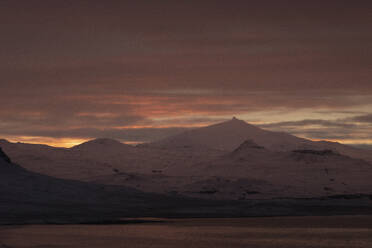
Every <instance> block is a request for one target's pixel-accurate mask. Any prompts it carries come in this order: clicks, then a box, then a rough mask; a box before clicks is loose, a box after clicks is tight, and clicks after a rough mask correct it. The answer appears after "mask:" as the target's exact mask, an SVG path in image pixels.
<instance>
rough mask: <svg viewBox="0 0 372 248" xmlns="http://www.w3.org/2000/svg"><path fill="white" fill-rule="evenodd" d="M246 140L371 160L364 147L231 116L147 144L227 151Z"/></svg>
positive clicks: (276, 147) (271, 147) (278, 148)
mask: <svg viewBox="0 0 372 248" xmlns="http://www.w3.org/2000/svg"><path fill="white" fill-rule="evenodd" d="M246 140H251V141H252V142H255V143H256V144H257V145H258V146H263V147H265V148H267V149H269V150H272V151H292V150H296V149H311V150H326V149H329V150H334V151H336V152H339V153H341V154H344V155H347V156H351V157H355V158H361V159H365V160H368V161H372V153H371V152H370V151H367V150H363V149H357V148H355V147H351V146H347V145H343V144H340V143H336V142H328V141H311V140H307V139H303V138H299V137H296V136H293V135H291V134H288V133H284V132H273V131H268V130H264V129H261V128H258V127H256V126H253V125H251V124H248V123H246V122H245V121H242V120H239V119H237V118H235V117H234V118H232V119H231V120H229V121H226V122H222V123H218V124H215V125H211V126H207V127H202V128H197V129H193V130H188V131H185V132H183V133H181V134H178V135H175V136H172V137H168V138H166V139H163V140H160V141H156V142H152V143H150V144H149V146H152V147H158V148H163V149H174V148H184V147H189V148H192V147H193V148H195V149H201V148H204V149H205V148H209V149H217V150H222V151H226V152H231V151H233V150H234V149H236V148H237V147H238V146H239V145H240V144H242V143H243V142H245V141H246Z"/></svg>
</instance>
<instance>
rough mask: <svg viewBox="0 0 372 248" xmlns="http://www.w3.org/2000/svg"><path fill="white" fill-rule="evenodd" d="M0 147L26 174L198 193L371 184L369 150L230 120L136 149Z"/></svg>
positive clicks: (288, 192) (259, 193)
mask: <svg viewBox="0 0 372 248" xmlns="http://www.w3.org/2000/svg"><path fill="white" fill-rule="evenodd" d="M0 145H2V146H3V148H4V150H5V152H6V153H7V154H9V155H10V157H11V158H12V160H13V161H15V162H16V163H19V164H21V165H22V166H24V167H25V168H26V169H28V170H31V171H33V172H37V173H42V174H45V175H48V176H53V177H58V178H63V179H73V180H80V181H84V182H94V183H98V184H109V185H119V186H126V187H132V188H136V189H137V190H140V191H145V192H155V193H165V194H176V195H182V196H192V197H198V198H208V199H235V200H238V199H252V198H255V199H257V198H260V199H262V198H275V197H293V196H297V197H311V196H327V195H334V194H354V193H358V194H359V193H371V192H370V191H369V189H370V188H371V187H372V185H371V184H369V180H368V175H372V172H371V166H370V163H368V161H372V160H369V157H370V155H371V154H370V152H369V151H364V150H361V149H356V148H353V147H349V146H346V145H342V144H338V143H332V142H326V141H324V142H314V141H311V140H306V139H302V138H298V137H295V136H293V135H290V134H287V133H282V132H271V131H267V130H263V129H260V128H258V127H255V126H253V125H250V124H248V123H246V122H244V121H242V120H238V119H236V118H233V119H232V120H230V121H227V122H223V123H219V124H215V125H211V126H208V127H203V128H198V129H194V130H190V131H187V132H184V133H181V134H179V135H176V136H172V137H169V138H167V139H164V140H161V141H157V142H153V143H149V144H146V145H141V146H130V145H126V144H123V143H120V142H118V141H115V140H111V139H96V140H91V141H88V142H85V143H83V144H81V145H78V146H75V147H72V148H69V149H66V148H54V147H49V146H43V145H30V144H20V143H10V142H7V141H4V140H3V141H0ZM361 159H363V160H364V161H363V160H361Z"/></svg>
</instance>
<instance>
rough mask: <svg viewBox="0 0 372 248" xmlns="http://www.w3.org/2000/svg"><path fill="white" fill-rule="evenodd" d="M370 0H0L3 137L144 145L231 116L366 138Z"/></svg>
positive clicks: (371, 141)
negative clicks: (103, 141) (101, 141)
mask: <svg viewBox="0 0 372 248" xmlns="http://www.w3.org/2000/svg"><path fill="white" fill-rule="evenodd" d="M371 27H372V1H362V0H359V1H358V0H355V1H346V0H338V1H333V0H328V1H327V0H322V1H320V0H314V1H300V0H297V1H290V0H280V1H278V0H260V1H240V0H234V1H226V0H224V1H218V0H215V1H209V0H203V1H200V0H199V1H193V0H188V1H183V0H177V1H174V0H173V1H162V0H157V1H148V0H146V1H145V0H136V1H110V0H105V1H101V0H90V1H79V0H73V1H72V0H65V1H54V0H52V1H51V0H48V1H46V0H45V1H39V0H33V1H29V0H27V1H25V0H18V1H14V0H11V1H10V0H2V1H0V138H4V139H8V140H10V141H14V142H28V143H44V144H49V145H54V146H66V147H68V146H73V145H75V144H78V143H81V142H83V141H86V140H89V139H92V138H98V137H107V138H114V139H118V140H120V141H122V142H127V143H134V144H135V143H141V142H147V141H151V140H155V139H159V138H162V137H165V136H167V135H173V134H176V133H179V132H181V131H183V130H185V129H188V128H195V127H200V126H205V125H209V124H213V123H216V122H220V121H224V120H228V119H231V118H232V116H236V117H238V118H239V119H243V120H245V121H247V122H249V123H252V124H255V125H258V126H260V127H262V128H265V129H269V130H275V131H286V132H290V133H292V134H294V135H297V136H300V137H305V138H309V139H313V140H323V139H325V140H331V141H337V142H342V143H347V144H355V145H356V144H357V145H360V144H365V145H372V32H371Z"/></svg>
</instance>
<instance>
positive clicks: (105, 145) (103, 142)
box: [71, 138, 133, 153]
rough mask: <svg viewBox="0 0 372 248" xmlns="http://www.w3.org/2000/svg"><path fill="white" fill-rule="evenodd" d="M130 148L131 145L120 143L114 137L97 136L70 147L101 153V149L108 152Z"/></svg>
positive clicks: (76, 149) (75, 149)
mask: <svg viewBox="0 0 372 248" xmlns="http://www.w3.org/2000/svg"><path fill="white" fill-rule="evenodd" d="M131 148H133V146H131V145H127V144H124V143H121V142H119V141H117V140H114V139H107V138H99V139H94V140H90V141H87V142H85V143H82V144H80V145H76V146H74V147H72V148H71V150H74V151H85V152H92V153H94V152H99V153H101V152H103V151H109V152H117V151H125V150H130V149H131Z"/></svg>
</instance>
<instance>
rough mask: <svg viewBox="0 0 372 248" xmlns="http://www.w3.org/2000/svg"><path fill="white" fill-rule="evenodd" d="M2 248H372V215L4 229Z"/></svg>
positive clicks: (188, 220)
mask: <svg viewBox="0 0 372 248" xmlns="http://www.w3.org/2000/svg"><path fill="white" fill-rule="evenodd" d="M0 247H1V248H9V247H12V248H25V247H65V248H73V247H79V248H84V247H89V248H95V247H97V248H98V247H106V248H110V247H131V248H136V247H172V248H173V247H180V248H182V247H193V248H204V247H205V248H210V247H216V248H218V247H236V248H238V247H255V248H271V247H276V248H294V247H296V248H297V247H299V248H300V247H301V248H310V247H317V248H322V247H327V248H332V247H334V248H336V247H337V248H343V247H344V248H355V247H359V248H369V247H372V217H371V216H333V217H326V216H325V217H318V216H312V217H266V218H235V219H231V218H230V219H173V220H164V222H159V223H142V224H122V225H27V226H6V227H4V226H3V227H0Z"/></svg>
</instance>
